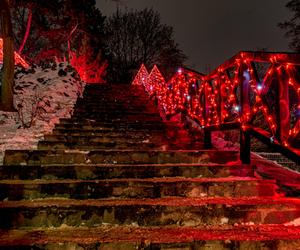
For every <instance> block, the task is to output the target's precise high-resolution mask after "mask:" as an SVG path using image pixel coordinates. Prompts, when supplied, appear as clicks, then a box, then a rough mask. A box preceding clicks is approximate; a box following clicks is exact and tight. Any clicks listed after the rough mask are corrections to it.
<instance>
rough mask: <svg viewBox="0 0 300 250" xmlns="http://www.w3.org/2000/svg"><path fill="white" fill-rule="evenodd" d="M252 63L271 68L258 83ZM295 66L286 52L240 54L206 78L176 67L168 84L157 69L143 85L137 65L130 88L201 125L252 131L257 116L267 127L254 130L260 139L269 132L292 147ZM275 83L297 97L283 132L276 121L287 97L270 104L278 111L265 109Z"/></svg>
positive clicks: (299, 116) (299, 114) (299, 87)
mask: <svg viewBox="0 0 300 250" xmlns="http://www.w3.org/2000/svg"><path fill="white" fill-rule="evenodd" d="M255 63H268V64H270V67H269V68H268V69H267V71H266V73H265V75H264V77H263V78H262V80H260V79H258V73H257V71H258V70H259V69H258V68H257V66H255ZM298 65H300V58H298V60H297V62H295V57H293V58H292V59H291V60H289V56H288V54H271V56H269V54H268V53H255V52H242V53H239V54H238V55H237V56H235V57H234V58H232V59H231V60H229V61H227V62H226V63H224V64H223V65H221V66H219V67H218V68H217V69H216V70H214V71H213V72H212V73H210V74H208V75H206V76H204V75H200V74H197V73H195V72H193V71H191V70H188V69H185V68H181V69H179V70H178V71H177V72H176V73H175V74H174V76H173V77H172V78H171V79H170V80H169V81H168V82H165V80H164V78H163V76H162V75H161V73H160V72H159V70H158V68H157V67H156V66H155V67H154V68H153V70H152V71H151V74H150V76H149V77H148V78H147V81H146V82H145V81H142V80H141V79H143V78H144V77H143V76H142V75H143V74H145V73H143V72H145V69H142V68H143V67H144V66H143V65H142V67H141V69H140V71H139V73H138V75H137V76H136V79H135V81H134V84H141V85H143V86H145V89H146V90H147V92H148V93H149V94H150V95H152V96H156V98H157V99H158V100H159V102H160V105H162V106H163V108H164V110H165V112H166V114H171V115H172V114H176V113H178V112H184V113H186V114H187V115H189V116H190V117H192V118H193V119H195V120H197V121H198V122H199V124H200V125H201V126H204V127H206V126H207V127H209V126H218V125H221V124H226V123H230V122H240V123H241V126H242V127H245V128H246V127H247V128H248V127H254V128H255V126H260V125H255V124H254V123H253V121H254V119H255V117H256V116H257V115H258V113H259V112H260V113H261V114H263V116H264V118H265V119H264V120H265V121H266V124H267V126H268V129H265V128H264V127H262V126H261V127H259V128H260V129H261V130H264V135H266V134H269V138H270V140H271V139H272V140H271V141H273V142H275V141H276V142H278V143H281V144H282V145H283V146H286V147H291V146H290V145H291V144H292V141H293V140H295V139H296V138H298V137H299V132H300V104H299V102H300V84H299V81H300V76H299V71H298V70H297V69H298V67H299V66H298ZM260 73H262V72H260ZM287 76H288V77H287ZM274 79H275V84H283V85H280V86H286V85H288V87H289V88H292V89H294V90H295V92H296V93H297V98H298V99H297V107H296V109H297V110H296V118H294V119H296V121H295V122H294V125H293V127H292V126H291V125H290V126H291V127H290V128H288V129H286V128H282V125H281V126H279V124H280V123H282V121H280V120H278V119H280V117H282V116H285V117H286V116H287V115H286V114H283V113H280V112H283V111H280V110H289V105H288V103H289V100H288V99H289V96H288V95H286V97H281V99H280V100H275V101H276V102H277V103H278V105H279V107H280V110H276V109H274V107H269V104H268V103H267V102H266V100H267V97H268V95H269V91H270V89H272V88H273V84H274ZM278 86H279V85H278ZM285 88H286V87H285ZM250 94H251V95H252V97H251V96H250ZM250 98H252V100H251V101H250ZM282 98H286V99H287V100H285V99H282ZM282 105H284V106H282ZM271 110H272V111H271ZM288 119H289V121H287V122H289V124H291V115H290V116H289V117H288ZM278 135H280V138H278Z"/></svg>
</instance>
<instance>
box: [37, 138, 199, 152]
mask: <svg viewBox="0 0 300 250" xmlns="http://www.w3.org/2000/svg"><path fill="white" fill-rule="evenodd" d="M161 147H162V146H160V144H157V143H154V142H149V141H146V142H145V141H142V140H141V141H124V140H118V139H115V140H111V141H110V142H96V141H94V142H92V140H91V142H89V141H88V140H87V141H85V142H84V141H83V142H80V141H77V142H75V141H74V142H71V141H69V142H64V141H56V142H54V141H51V142H48V141H41V142H39V143H38V149H41V150H53V149H58V150H63V149H79V150H95V149H99V150H100V149H145V150H147V149H160V148H161ZM198 148H199V147H198ZM200 148H201V149H202V148H203V147H200Z"/></svg>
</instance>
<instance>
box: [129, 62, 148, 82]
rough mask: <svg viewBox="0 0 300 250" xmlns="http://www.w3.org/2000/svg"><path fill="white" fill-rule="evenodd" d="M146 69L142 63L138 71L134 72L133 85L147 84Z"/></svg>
mask: <svg viewBox="0 0 300 250" xmlns="http://www.w3.org/2000/svg"><path fill="white" fill-rule="evenodd" d="M148 75H149V74H148V71H147V69H146V67H145V65H144V64H142V66H141V68H140V69H139V71H138V73H137V74H136V76H135V78H134V80H133V82H132V84H133V85H143V86H145V85H146V84H147V79H148Z"/></svg>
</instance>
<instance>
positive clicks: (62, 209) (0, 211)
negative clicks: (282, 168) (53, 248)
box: [0, 197, 300, 230]
mask: <svg viewBox="0 0 300 250" xmlns="http://www.w3.org/2000/svg"><path fill="white" fill-rule="evenodd" d="M299 216H300V203H299V200H296V199H287V198H276V199H274V197H270V198H268V197H262V198H259V197H258V198H256V197H254V198H249V197H246V198H241V197H239V198H177V197H174V198H170V197H169V198H157V199H126V200H117V199H113V200H107V199H105V200H70V199H50V200H48V199H42V200H35V201H34V202H33V201H5V202H0V228H1V229H5V230H9V229H18V228H23V229H25V228H28V229H33V228H37V229H38V228H41V227H42V228H43V229H46V228H59V227H70V226H71V227H80V226H87V227H90V229H91V230H92V227H98V226H100V225H107V224H109V225H118V226H122V225H127V226H130V225H136V226H147V227H153V226H160V227H163V226H176V228H179V227H186V226H190V227H199V226H200V227H202V226H226V225H229V226H234V225H235V224H250V225H260V224H271V225H274V224H281V226H282V224H285V223H293V221H296V220H297V219H298V218H299Z"/></svg>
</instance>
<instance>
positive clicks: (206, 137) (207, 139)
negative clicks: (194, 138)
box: [204, 128, 212, 149]
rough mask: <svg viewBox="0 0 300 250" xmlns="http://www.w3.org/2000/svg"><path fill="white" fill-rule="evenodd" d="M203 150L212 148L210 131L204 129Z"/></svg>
mask: <svg viewBox="0 0 300 250" xmlns="http://www.w3.org/2000/svg"><path fill="white" fill-rule="evenodd" d="M204 148H206V149H209V148H212V142H211V130H210V129H205V128H204Z"/></svg>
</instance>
